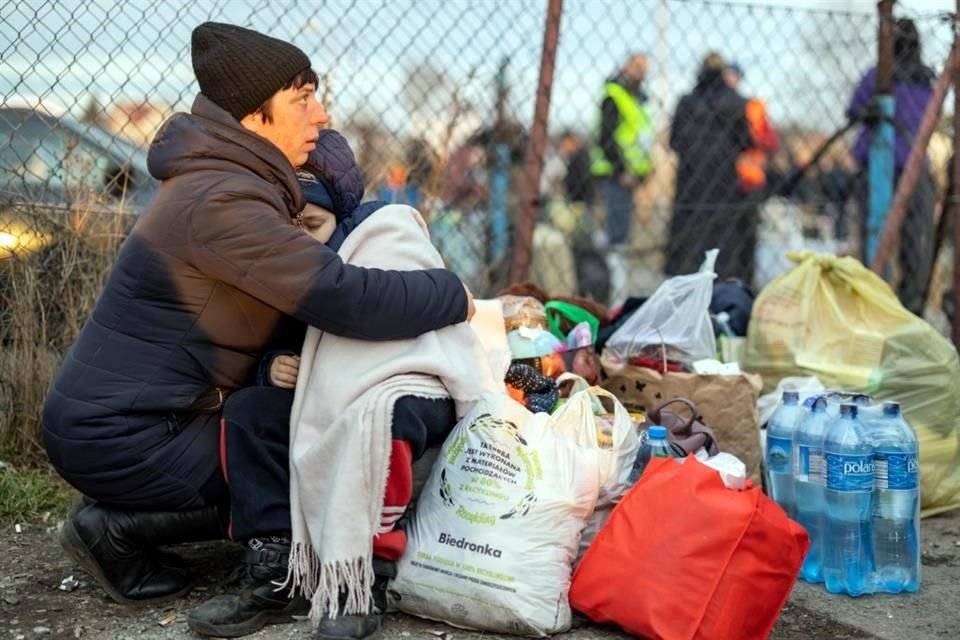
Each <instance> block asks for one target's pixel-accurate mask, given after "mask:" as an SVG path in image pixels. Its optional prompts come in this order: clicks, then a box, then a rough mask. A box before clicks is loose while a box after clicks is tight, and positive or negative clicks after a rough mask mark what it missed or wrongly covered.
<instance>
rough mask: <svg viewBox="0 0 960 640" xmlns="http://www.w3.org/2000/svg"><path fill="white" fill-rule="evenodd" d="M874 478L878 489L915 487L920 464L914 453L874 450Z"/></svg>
mask: <svg viewBox="0 0 960 640" xmlns="http://www.w3.org/2000/svg"><path fill="white" fill-rule="evenodd" d="M873 455H874V460H873V474H874V480H875V482H876V483H877V484H876V487H877V489H878V490H885V489H893V490H897V489H916V488H917V486H918V478H917V477H918V475H919V472H920V464H919V462H918V460H917V454H915V453H903V452H901V451H897V452H893V451H875V452H874V454H873Z"/></svg>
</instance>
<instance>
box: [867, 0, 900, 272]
mask: <svg viewBox="0 0 960 640" xmlns="http://www.w3.org/2000/svg"><path fill="white" fill-rule="evenodd" d="M893 1H894V0H880V2H879V3H877V15H878V18H879V23H880V24H879V30H878V38H877V41H878V42H877V84H876V89H875V90H874V96H875V99H876V101H877V103H878V106H879V107H880V114H881V115H882V116H883V119H882V120H881V121H880V122H879V123H878V124H877V125H876V128H875V129H874V133H873V140H872V141H871V144H870V156H869V167H870V176H869V177H870V210H869V213H868V215H867V234H866V238H867V246H866V252H865V255H866V262H867V263H868V264H869V263H872V262H873V260H874V256H876V253H877V245H878V244H879V242H880V234H881V233H882V232H883V226H884V222H885V221H886V217H887V211H888V210H889V208H890V201H891V200H892V199H893V180H894V167H893V164H894V156H893V153H894V149H893V145H894V137H893V122H892V120H893V116H894V101H893Z"/></svg>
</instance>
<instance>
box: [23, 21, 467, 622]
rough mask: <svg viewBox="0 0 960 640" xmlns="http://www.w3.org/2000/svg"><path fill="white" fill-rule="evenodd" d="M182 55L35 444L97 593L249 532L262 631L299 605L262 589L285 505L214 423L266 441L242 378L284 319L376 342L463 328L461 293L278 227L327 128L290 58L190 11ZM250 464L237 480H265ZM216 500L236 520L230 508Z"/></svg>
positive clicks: (119, 591)
mask: <svg viewBox="0 0 960 640" xmlns="http://www.w3.org/2000/svg"><path fill="white" fill-rule="evenodd" d="M192 60H193V67H194V71H195V74H196V76H197V80H198V82H199V85H200V90H201V93H200V94H199V95H198V96H197V98H196V100H195V102H194V104H193V108H192V110H191V113H189V114H183V113H180V114H175V115H174V116H172V117H171V118H170V119H169V120H168V121H167V122H166V123H165V124H164V125H163V127H162V128H161V130H160V131H159V132H158V134H157V136H156V139H155V140H154V141H153V143H152V144H151V147H150V151H149V155H148V164H149V168H150V171H151V173H152V174H153V175H154V177H156V178H157V179H159V180H161V184H160V187H159V189H158V191H157V193H156V195H155V196H154V199H153V200H152V201H151V203H150V205H149V206H148V207H147V209H146V210H145V211H144V212H143V213H142V214H141V215H140V217H139V219H138V220H137V223H136V225H135V226H134V228H133V230H132V232H131V234H130V236H129V237H128V238H127V239H126V240H125V242H124V244H123V246H122V247H121V250H120V253H119V255H118V256H117V259H116V262H115V263H114V265H113V268H112V270H111V273H110V276H109V278H108V280H107V283H106V285H105V287H104V289H103V291H102V293H101V295H100V298H99V299H98V301H97V303H96V305H95V307H94V309H93V311H92V313H91V315H90V317H89V318H88V320H87V322H86V323H85V325H84V327H83V329H82V330H81V332H80V334H79V336H78V337H77V340H76V342H75V343H74V345H73V346H72V347H71V349H70V351H69V352H68V354H67V355H66V357H65V359H64V362H63V364H62V366H61V368H60V371H59V373H58V374H57V376H56V378H55V380H54V382H53V385H52V386H51V389H50V391H49V394H48V397H47V399H46V402H45V404H44V407H43V414H42V425H43V437H44V443H45V446H46V450H47V454H48V456H49V458H50V461H51V463H52V464H53V466H54V467H55V468H56V470H57V471H58V472H59V473H60V475H61V476H63V478H64V479H65V480H67V482H69V483H70V484H71V485H73V486H74V487H75V488H76V489H77V490H79V491H80V492H81V493H83V494H85V495H86V496H87V500H86V501H85V504H84V505H83V506H82V508H79V509H77V510H76V511H75V512H74V513H73V514H71V517H70V519H69V520H68V522H67V523H66V524H65V526H64V528H63V532H62V542H63V543H64V546H65V548H66V549H67V550H68V551H69V552H70V553H71V555H72V556H73V557H74V558H75V559H76V560H77V561H78V562H79V563H80V564H81V565H82V566H83V567H84V568H85V569H86V570H88V571H89V572H90V573H91V575H93V576H94V577H95V578H96V579H97V581H98V583H99V584H100V585H101V586H102V587H103V588H104V589H105V590H106V591H107V593H108V594H109V595H110V596H111V597H112V598H113V599H114V600H116V601H118V602H121V603H147V602H151V603H152V602H159V601H164V600H169V599H171V598H175V597H177V596H179V595H181V594H183V593H185V592H186V591H187V590H188V589H189V580H188V577H187V575H186V572H185V571H184V568H183V566H182V561H180V560H179V559H177V558H176V557H175V556H171V555H170V554H161V553H159V552H157V551H156V548H157V547H158V546H161V545H168V544H174V543H178V542H185V541H191V540H198V539H209V538H217V537H224V535H225V534H229V533H232V534H233V537H234V538H235V539H248V540H258V543H257V544H255V545H253V546H255V547H257V548H256V549H252V548H250V547H248V549H250V551H251V554H252V555H251V554H248V555H247V556H246V557H245V566H246V575H247V577H248V578H249V579H250V580H251V585H252V586H251V589H249V590H248V591H247V592H246V596H245V597H246V599H245V600H241V601H239V604H238V606H237V607H236V610H237V615H238V616H240V618H241V620H240V622H243V623H245V624H250V621H251V620H255V621H260V620H262V621H261V622H259V624H260V626H262V624H264V623H265V622H266V621H267V620H274V621H276V620H278V619H289V616H290V615H292V614H294V613H298V612H301V611H302V609H303V604H304V601H303V599H302V598H299V599H298V598H290V597H289V596H288V595H287V593H286V592H283V593H278V592H275V590H274V587H273V586H272V584H271V583H272V581H274V580H277V579H278V578H279V579H282V577H283V576H285V575H286V555H287V554H288V552H289V542H288V541H286V539H287V537H288V535H289V532H288V531H282V530H277V529H276V527H277V523H278V522H283V521H284V520H283V518H282V513H281V512H282V507H281V508H278V506H277V504H275V503H273V502H270V501H269V500H265V499H264V496H262V495H261V494H260V493H259V492H258V491H257V490H256V488H255V487H254V489H253V490H246V489H244V490H238V489H237V487H236V486H235V485H234V484H229V485H228V483H227V482H226V481H225V480H226V479H228V478H231V477H234V478H236V476H237V474H236V473H234V474H231V469H230V468H229V465H228V464H226V463H225V460H224V458H223V456H222V455H221V453H222V452H221V433H223V432H227V433H228V435H229V432H230V431H231V430H232V429H243V430H244V431H245V433H246V435H247V440H248V442H251V443H252V445H251V446H254V447H255V448H257V447H259V448H260V449H257V450H261V449H262V448H265V447H268V446H274V444H275V438H274V437H273V436H274V434H271V433H264V432H262V431H261V430H260V427H258V426H257V421H256V418H257V416H255V415H251V414H250V412H249V409H250V402H249V398H248V391H249V390H248V389H244V388H243V387H244V386H245V385H247V384H248V383H249V381H250V379H251V377H252V376H253V374H254V369H255V367H256V365H257V362H258V360H259V359H260V358H261V356H262V355H263V352H264V350H265V349H266V347H267V345H268V344H269V342H270V341H271V339H272V337H273V334H274V332H275V330H276V328H277V326H278V324H279V323H280V320H281V318H282V317H284V316H285V315H286V316H292V317H294V318H297V319H298V320H299V321H301V322H304V323H308V324H311V325H313V326H316V327H318V328H321V329H323V330H325V331H330V332H332V333H335V334H338V335H343V336H349V337H355V338H361V339H367V340H388V339H396V338H408V337H413V336H417V335H420V334H421V333H424V332H426V331H431V330H434V329H437V328H441V327H444V326H448V325H451V324H456V323H459V322H463V321H464V320H466V319H468V318H469V317H470V316H471V315H472V309H473V304H472V297H471V296H470V294H469V291H467V290H466V287H464V286H463V284H462V283H461V282H460V280H459V278H458V277H457V276H456V275H454V274H453V273H451V272H449V271H446V270H442V269H438V270H428V271H411V272H402V273H401V272H391V271H383V270H377V269H364V268H360V267H355V266H351V265H345V264H344V263H343V262H342V261H341V260H340V258H339V257H338V256H337V255H336V253H334V252H333V251H332V250H331V249H329V248H328V247H326V246H324V245H323V244H320V243H318V242H316V241H315V240H314V239H312V238H310V237H308V236H307V235H306V234H304V233H303V231H301V230H300V229H299V228H297V227H296V226H295V225H294V224H292V218H293V217H295V216H296V215H297V214H298V213H299V212H300V210H301V209H302V208H303V206H304V193H303V189H302V188H301V186H300V183H299V182H298V180H297V176H296V173H295V167H297V166H299V165H301V164H303V163H304V162H305V161H306V160H307V157H308V155H309V153H310V151H311V150H312V149H313V147H314V146H315V145H316V142H317V139H318V137H319V130H320V128H321V127H322V126H323V125H324V124H326V122H327V121H328V118H327V115H326V113H325V112H324V110H323V107H322V106H321V105H320V103H319V102H318V101H317V99H316V95H315V92H316V85H317V80H318V78H317V74H316V73H315V72H314V71H313V70H312V69H311V67H310V60H309V58H307V56H306V55H305V54H304V53H303V52H302V51H300V50H299V49H298V48H296V47H294V46H293V45H291V44H288V43H286V42H283V41H280V40H276V39H274V38H270V37H268V36H265V35H262V34H260V33H257V32H255V31H251V30H249V29H244V28H241V27H236V26H233V25H226V24H218V23H204V24H202V25H200V26H199V27H197V28H196V29H195V30H194V32H193V35H192ZM263 464H264V466H263V469H261V470H256V471H255V472H254V473H257V472H259V471H263V472H264V473H269V472H271V470H270V469H269V468H268V466H269V464H270V461H269V460H266V459H265V460H264V463H263ZM247 486H249V484H248V485H247ZM228 504H229V505H230V510H231V511H232V512H233V514H234V515H236V514H237V513H238V512H240V511H242V512H243V513H245V514H246V516H245V518H244V522H242V523H241V522H238V520H237V518H234V519H233V520H232V521H230V520H229V518H228V517H227V509H226V508H225V507H226V505H228ZM228 524H230V525H232V528H233V531H225V529H226V527H227V525H228ZM241 528H242V529H243V533H242V534H240V531H239V530H240V529H241ZM285 541H286V542H285ZM235 604H237V603H235ZM254 630H255V629H254Z"/></svg>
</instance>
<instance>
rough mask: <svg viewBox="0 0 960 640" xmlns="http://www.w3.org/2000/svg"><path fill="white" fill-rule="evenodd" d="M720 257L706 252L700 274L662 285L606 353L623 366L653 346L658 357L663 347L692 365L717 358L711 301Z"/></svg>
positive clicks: (711, 252) (713, 250)
mask: <svg viewBox="0 0 960 640" xmlns="http://www.w3.org/2000/svg"><path fill="white" fill-rule="evenodd" d="M717 253H718V251H717V249H711V250H710V251H707V257H706V259H705V260H704V261H703V265H702V266H701V267H700V270H699V271H698V272H697V273H692V274H689V275H685V276H674V277H672V278H670V279H669V280H667V281H666V282H664V283H663V284H661V285H660V286H659V287H658V288H657V290H656V291H654V293H653V295H652V296H650V299H649V300H647V301H646V302H645V303H644V304H643V306H642V307H640V308H639V309H637V310H636V311H635V312H634V313H633V315H632V316H630V318H628V319H627V321H626V322H625V323H624V324H623V326H622V327H620V328H619V329H617V330H616V331H615V332H614V334H613V335H612V336H610V340H609V341H608V342H607V349H609V350H610V351H611V352H612V353H613V355H615V356H616V357H617V358H619V359H620V360H622V361H624V362H626V361H627V360H629V359H630V357H632V356H634V355H637V353H639V352H641V351H643V350H644V349H645V348H647V347H651V346H653V347H655V350H654V351H653V352H652V353H654V354H659V353H660V345H666V347H667V348H668V349H671V350H676V351H677V352H679V354H678V355H679V356H682V357H683V359H684V360H687V361H689V362H693V361H696V360H704V359H707V358H716V357H717V342H716V338H714V334H713V324H712V323H711V322H710V299H711V298H712V297H713V281H714V279H715V278H716V277H717V276H716V273H714V270H713V269H714V264H715V263H716V261H717Z"/></svg>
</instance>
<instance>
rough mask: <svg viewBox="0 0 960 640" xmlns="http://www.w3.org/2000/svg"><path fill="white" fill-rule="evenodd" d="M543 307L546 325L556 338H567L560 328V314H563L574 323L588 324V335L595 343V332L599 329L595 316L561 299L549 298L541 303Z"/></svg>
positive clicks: (598, 321)
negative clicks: (543, 303) (544, 302)
mask: <svg viewBox="0 0 960 640" xmlns="http://www.w3.org/2000/svg"><path fill="white" fill-rule="evenodd" d="M543 307H544V309H546V311H547V325H548V326H549V327H550V333H552V334H553V335H554V336H556V337H557V338H558V339H560V340H566V339H567V335H566V334H565V333H564V332H563V331H561V330H560V316H563V317H565V318H566V319H567V320H569V321H570V322H572V323H573V324H574V325H578V324H580V323H581V322H586V323H587V324H589V325H590V335H591V337H592V338H593V342H594V344H596V342H597V334H598V333H599V331H600V320H598V319H597V316H595V315H593V314H592V313H590V312H589V311H587V310H586V309H583V308H581V307H578V306H577V305H575V304H570V303H569V302H563V301H561V300H551V301H550V302H548V303H547V304H545V305H543Z"/></svg>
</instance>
